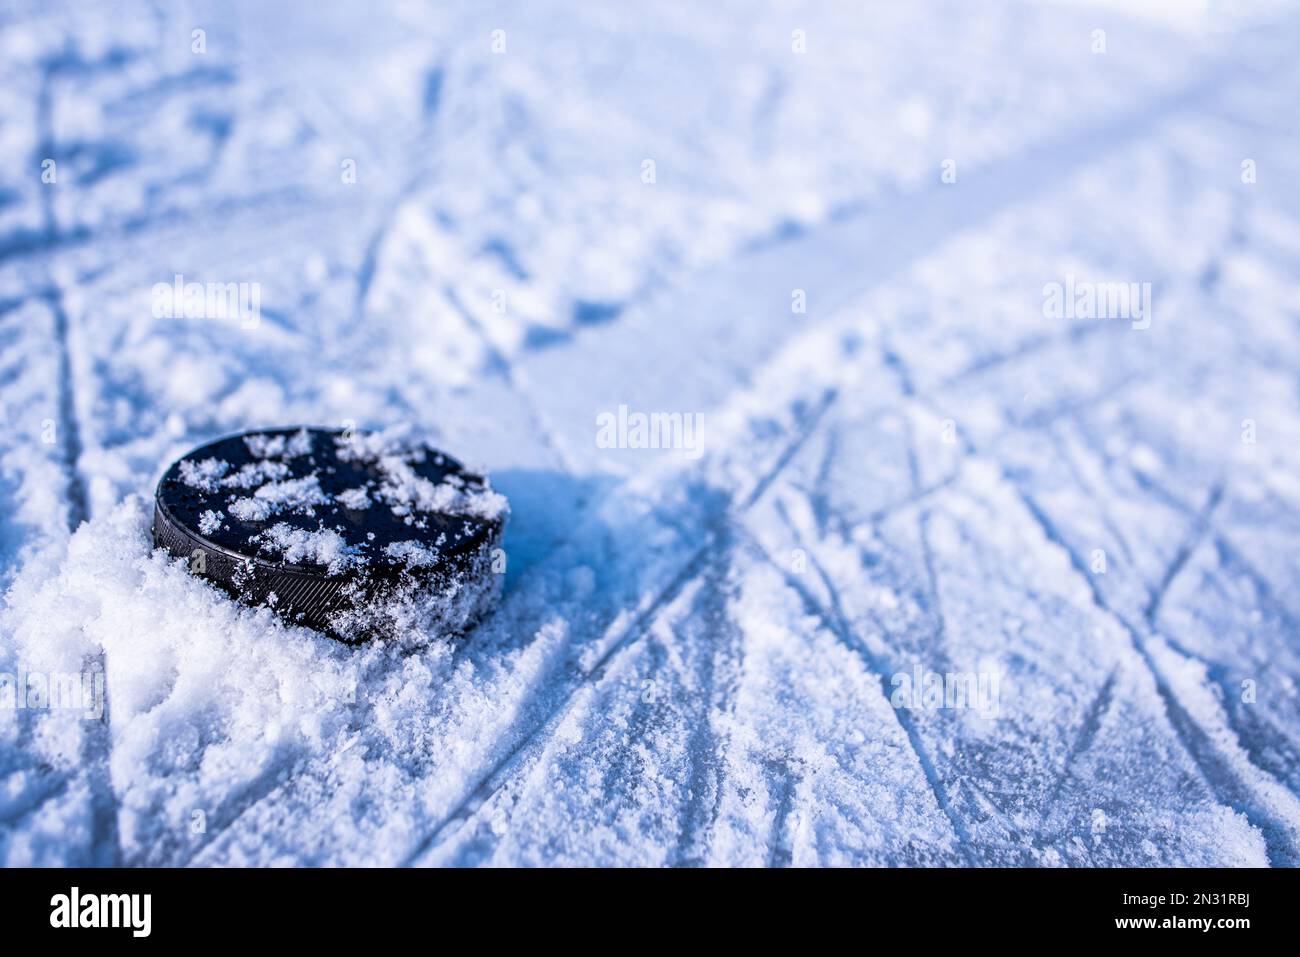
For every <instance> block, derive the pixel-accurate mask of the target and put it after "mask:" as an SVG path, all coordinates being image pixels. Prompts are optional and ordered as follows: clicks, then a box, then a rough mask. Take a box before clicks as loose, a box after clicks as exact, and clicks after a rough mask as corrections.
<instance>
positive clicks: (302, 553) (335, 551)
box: [250, 522, 364, 575]
mask: <svg viewBox="0 0 1300 957" xmlns="http://www.w3.org/2000/svg"><path fill="white" fill-rule="evenodd" d="M250 541H252V542H253V543H254V544H256V545H258V546H259V549H260V551H262V552H264V553H266V554H267V555H268V556H270V557H273V558H276V559H278V560H280V561H283V562H287V563H288V564H290V565H298V564H303V563H308V564H313V565H319V566H321V567H323V568H325V569H326V570H327V571H328V572H329V574H331V575H337V574H339V573H340V572H342V571H343V570H344V569H345V568H348V567H349V566H352V565H358V564H361V563H362V562H363V561H364V557H363V556H362V555H361V553H360V550H359V549H358V548H357V547H356V546H354V545H348V543H347V542H346V541H345V540H344V538H343V536H342V535H340V534H339V533H338V532H336V531H334V530H333V529H330V528H319V529H317V530H316V531H307V530H306V529H301V528H293V527H292V526H290V525H287V524H285V523H284V522H277V523H276V524H274V525H272V526H271V527H270V528H268V529H266V531H264V532H259V533H257V534H256V535H254V536H252V538H251V539H250Z"/></svg>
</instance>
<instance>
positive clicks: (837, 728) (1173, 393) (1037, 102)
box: [0, 0, 1300, 865]
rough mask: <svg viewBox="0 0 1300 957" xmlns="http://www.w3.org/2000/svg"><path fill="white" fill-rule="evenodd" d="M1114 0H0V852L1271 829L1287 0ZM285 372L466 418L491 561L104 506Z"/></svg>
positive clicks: (169, 858)
mask: <svg viewBox="0 0 1300 957" xmlns="http://www.w3.org/2000/svg"><path fill="white" fill-rule="evenodd" d="M1126 6H1128V7H1133V8H1144V9H1147V14H1148V15H1143V16H1135V15H1134V14H1133V13H1132V12H1125V9H1124V7H1123V6H1121V5H1118V4H1104V5H1089V4H1084V3H1034V4H1031V3H1014V2H1007V3H1001V2H998V3H979V4H974V3H966V2H962V0H928V2H909V3H905V4H904V3H879V4H863V3H860V2H858V3H852V4H850V3H844V4H836V3H806V4H805V3H799V2H791V3H783V4H778V5H771V6H767V5H758V6H755V5H753V4H743V3H711V4H689V3H682V4H652V5H649V6H647V5H638V6H636V8H635V10H633V9H632V8H630V7H625V6H623V5H609V4H592V3H571V4H548V5H546V9H543V8H542V5H537V4H524V3H519V4H511V5H500V4H493V3H467V4H463V5H461V4H436V5H430V6H429V8H427V9H426V8H424V7H421V6H418V5H415V4H410V3H399V4H394V5H393V7H392V9H391V11H389V12H388V13H386V14H381V13H378V12H374V11H372V10H370V9H369V8H368V7H367V5H364V4H363V5H324V6H320V5H318V6H313V7H312V8H311V9H310V10H309V11H308V10H306V8H303V9H302V12H301V13H297V14H295V13H292V12H289V10H288V9H283V8H281V7H280V6H279V5H276V4H263V3H254V2H248V3H246V4H242V5H236V6H235V7H234V8H233V9H232V8H231V7H230V6H229V5H221V6H220V7H217V6H213V7H211V8H209V7H207V6H205V5H193V6H187V5H186V4H184V3H177V4H172V3H168V4H158V5H140V6H138V7H133V6H124V7H121V8H114V7H113V6H111V5H107V4H103V5H96V6H94V7H93V8H87V7H85V6H84V5H76V6H73V5H69V6H68V7H67V8H66V9H65V8H64V7H63V5H62V4H59V3H50V2H46V0H43V2H40V3H35V2H25V0H9V2H8V3H7V4H6V5H5V7H4V9H3V11H0V80H2V81H3V88H4V91H5V95H4V96H3V97H0V155H2V156H3V157H4V160H5V161H4V163H3V164H0V350H2V351H0V356H2V358H0V399H2V400H3V413H4V418H3V421H4V423H5V425H6V428H5V429H4V430H3V431H2V432H0V588H3V589H5V592H6V594H5V598H4V605H3V609H2V610H0V674H2V675H4V676H6V677H0V705H2V706H0V860H3V861H4V862H5V863H7V864H62V863H67V864H74V863H126V864H194V865H239V864H258V865H264V864H291V865H292V864H300V865H325V864H363V863H364V864H415V865H441V864H478V863H490V864H571V863H582V864H645V865H658V864H718V865H721V864H737V865H750V864H753V865H785V864H793V865H807V864H939V865H948V864H953V865H981V864H1011V865H1116V864H1134V865H1148V864H1150V865H1160V864H1179V865H1181V864H1212V865H1223V864H1228V865H1251V864H1264V863H1271V864H1279V865H1294V864H1296V863H1298V862H1300V760H1298V759H1297V757H1298V754H1300V685H1298V684H1297V682H1298V681H1300V624H1298V623H1300V548H1298V547H1297V546H1300V415H1298V414H1297V408H1298V405H1300V188H1297V183H1298V182H1300V118H1298V116H1297V113H1296V103H1297V102H1298V101H1300V60H1297V58H1296V56H1295V51H1296V50H1297V49H1300V10H1296V9H1295V8H1294V7H1292V6H1290V5H1286V4H1274V3H1248V4H1232V5H1229V4H1219V3H1210V4H1206V3H1197V2H1193V0H1188V2H1186V3H1180V2H1170V3H1161V4H1151V5H1144V4H1132V5H1126ZM288 7H289V5H285V8H288ZM1228 7H1231V8H1232V11H1231V12H1230V11H1228V10H1227V9H1225V8H1228ZM349 8H351V12H349ZM198 30H201V31H203V32H202V33H201V34H196V33H195V31H198ZM1099 30H1100V31H1104V33H1102V34H1098V33H1097V32H1096V31H1099ZM497 31H500V32H497ZM796 31H799V32H796ZM1101 43H1104V52H1101V51H1100V50H1099V49H1098V47H1099V44H1101ZM801 51H802V52H801ZM47 159H50V160H53V161H54V166H53V167H49V166H48V165H46V164H44V161H45V160H47ZM647 161H649V163H648V162H647ZM947 161H952V163H951V164H949V163H947ZM650 163H652V164H653V165H650ZM43 172H45V173H46V179H50V178H52V179H53V181H52V182H46V181H43V178H42V173H43ZM953 173H955V181H951V182H949V181H946V180H952V179H953V175H951V174H953ZM648 180H650V181H648ZM177 275H182V276H183V277H184V280H185V281H191V282H200V283H208V282H212V283H258V284H259V286H258V290H259V296H260V301H259V308H258V311H257V313H256V315H252V314H248V315H244V316H243V317H242V318H241V317H227V318H217V317H210V318H197V317H191V318H155V315H154V309H153V307H154V305H155V301H154V294H153V290H154V286H155V284H158V283H164V284H171V283H172V282H173V280H174V277H175V276H177ZM1109 281H1114V282H1126V283H1128V282H1133V283H1139V284H1141V283H1150V287H1149V289H1150V294H1149V298H1146V297H1143V299H1144V301H1145V304H1146V306H1147V307H1149V308H1148V310H1147V311H1146V312H1145V317H1146V318H1143V319H1140V320H1139V319H1137V318H1134V319H1133V321H1130V320H1129V319H1127V318H1111V319H1104V318H1103V319H1093V318H1084V317H1080V318H1052V317H1050V316H1049V315H1048V313H1049V312H1050V310H1047V309H1045V297H1046V293H1045V287H1050V284H1052V283H1061V284H1065V283H1067V282H1077V283H1081V284H1085V285H1086V284H1087V283H1096V282H1109ZM1139 288H1140V287H1139ZM801 305H804V306H806V308H805V309H804V310H803V311H800V306H801ZM1148 320H1149V325H1147V322H1148ZM1144 325H1146V326H1147V327H1146V328H1142V326H1144ZM620 406H626V407H627V410H630V413H632V414H635V413H649V412H680V413H684V414H687V415H690V416H695V415H696V414H698V415H699V417H700V418H699V422H700V424H701V425H700V431H699V435H698V443H697V444H695V445H693V446H690V447H687V448H682V449H676V450H638V449H633V448H617V447H615V448H610V447H607V446H608V445H609V443H608V442H602V443H599V444H598V442H597V434H598V431H597V422H598V417H600V416H602V414H603V413H613V414H614V415H617V414H618V410H619V408H620ZM297 423H306V424H319V425H333V426H334V427H346V426H348V425H356V426H359V427H363V428H378V429H385V428H389V427H393V426H404V427H409V428H412V429H414V430H415V431H416V432H418V433H419V434H420V435H423V436H426V437H428V438H429V440H430V441H432V442H433V443H434V444H435V445H437V446H439V447H441V448H445V449H447V450H448V451H450V452H452V453H453V454H455V455H457V456H458V457H460V458H462V459H463V460H465V461H466V462H467V464H469V465H470V466H471V467H482V468H484V469H486V470H487V471H488V472H490V474H491V475H492V477H493V482H494V486H495V487H496V488H498V489H500V490H501V491H502V492H504V493H505V494H506V495H508V496H509V498H510V503H511V507H512V512H513V514H512V518H511V522H510V525H509V526H508V528H507V533H506V539H505V546H506V551H507V554H508V557H509V561H508V566H507V569H506V572H505V575H506V578H505V588H504V594H503V597H502V601H501V604H500V606H499V608H498V610H497V611H496V612H495V613H494V614H493V615H492V616H491V617H489V618H488V619H487V620H486V621H485V622H484V623H483V624H481V625H480V626H479V627H478V628H477V629H475V630H474V631H473V632H472V633H471V634H470V635H468V636H467V637H465V638H464V639H461V640H458V641H453V642H433V643H432V644H429V645H427V646H424V647H417V650H414V651H413V650H412V649H411V648H410V647H408V646H405V645H403V646H402V647H397V646H396V645H393V646H386V645H376V644H372V645H370V646H368V647H365V648H363V649H360V650H354V649H350V648H347V647H344V646H342V645H340V644H337V643H335V642H333V641H331V640H329V639H327V638H324V637H321V636H320V635H317V634H315V633H313V632H310V631H306V630H303V629H299V628H292V627H286V626H284V625H283V624H281V623H280V622H279V621H278V619H276V618H275V617H274V616H273V615H272V614H271V612H269V611H267V610H265V609H249V608H244V607H240V606H238V605H236V604H234V603H232V602H230V601H227V600H225V599H224V598H223V597H220V596H219V595H218V594H217V593H216V592H214V591H213V590H212V589H211V588H209V587H208V586H206V585H204V584H203V583H202V582H200V581H199V580H197V579H195V578H193V577H192V576H190V575H189V574H188V572H187V571H186V569H185V567H184V565H183V563H175V562H169V561H166V560H164V558H163V557H162V556H161V555H155V554H152V553H151V549H150V545H149V539H148V535H147V528H148V522H149V520H150V517H151V509H152V502H151V494H152V490H153V487H154V484H155V483H156V481H157V479H158V477H159V476H160V475H161V473H162V471H163V470H164V468H165V467H166V466H167V465H168V464H169V463H170V462H171V461H172V460H173V459H174V458H175V457H176V456H177V455H179V454H181V453H183V452H185V451H187V450H189V449H191V448H193V447H195V446H197V445H200V444H202V443H204V442H206V441H209V440H210V439H212V438H214V437H215V436H218V435H222V434H228V433H232V432H237V431H242V430H245V429H249V428H257V427H265V426H281V425H288V424H297ZM918 673H919V674H921V675H922V676H923V677H924V676H926V675H940V676H942V675H947V674H952V675H970V676H972V677H973V678H975V679H977V681H978V687H980V688H981V689H983V691H986V692H988V693H989V694H988V696H987V697H982V696H977V697H980V700H979V701H978V702H977V703H978V704H979V705H980V706H979V707H962V706H960V705H961V704H962V702H961V700H960V699H954V700H951V701H947V702H942V701H936V700H932V699H926V698H924V696H921V700H918V701H911V700H906V696H905V695H904V696H902V697H900V694H899V691H900V689H901V688H905V684H900V681H901V680H902V676H907V677H908V678H909V680H910V676H912V675H914V674H918ZM83 674H84V675H85V676H86V685H85V686H86V687H89V688H90V689H92V690H91V693H90V694H89V695H88V696H87V697H86V698H85V699H83V700H82V701H81V704H82V707H81V708H75V707H58V708H55V707H45V706H43V705H44V704H47V703H49V701H50V698H51V697H52V696H53V692H52V691H50V690H49V689H48V688H47V689H46V690H45V691H44V693H42V690H41V683H42V681H46V680H50V679H53V680H54V684H55V685H58V683H59V677H60V676H62V678H63V679H68V678H78V677H79V676H80V675H83ZM64 683H65V684H67V683H68V682H67V681H66V680H65V681H64ZM97 683H98V685H97ZM19 685H22V687H23V688H24V689H25V690H26V691H27V694H26V696H25V697H26V699H27V700H26V701H25V702H24V701H22V695H21V692H20V690H19V688H18V686H19ZM97 686H102V687H104V688H106V692H107V694H106V700H105V698H104V696H98V695H97V694H96V693H95V692H94V690H93V689H94V688H96V687H97ZM77 687H81V685H80V683H79V682H78V683H77ZM6 696H7V697H6ZM61 703H63V704H67V703H68V699H67V698H62V699H61ZM941 703H942V704H944V705H945V706H938V705H939V704H941ZM966 703H967V704H970V703H971V702H970V701H967V702H966ZM19 704H25V705H26V706H25V707H19V706H18V705H19ZM904 704H914V705H916V706H915V707H896V706H895V705H904ZM100 705H102V706H103V707H102V708H101V707H100ZM949 705H951V706H949ZM101 712H102V714H101Z"/></svg>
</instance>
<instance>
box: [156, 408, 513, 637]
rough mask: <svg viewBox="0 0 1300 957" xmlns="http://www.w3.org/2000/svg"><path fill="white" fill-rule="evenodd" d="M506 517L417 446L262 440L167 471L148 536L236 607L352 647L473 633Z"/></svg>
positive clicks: (282, 432)
mask: <svg viewBox="0 0 1300 957" xmlns="http://www.w3.org/2000/svg"><path fill="white" fill-rule="evenodd" d="M507 513H508V506H507V504H506V501H505V499H504V498H503V497H502V496H501V495H500V494H499V493H497V492H494V491H493V490H492V488H491V485H490V484H489V483H488V481H487V479H486V478H484V477H483V476H479V475H475V474H473V473H470V472H467V471H466V470H465V469H464V468H462V466H461V464H460V463H459V462H457V461H456V460H455V459H453V458H451V457H450V456H448V455H446V454H444V453H442V452H439V451H437V450H436V449H433V448H430V447H429V446H427V445H425V444H424V443H422V442H418V441H412V440H410V439H407V438H405V437H403V436H401V435H394V434H392V433H363V432H350V431H336V430H329V429H307V428H301V429H271V430H268V431H259V432H246V433H242V434H240V435H233V436H229V437H227V438H223V439H218V440H217V441H215V442H212V443H211V444H209V445H204V446H202V447H201V448H197V449H195V450H194V451H192V452H190V453H189V454H187V455H185V456H183V457H181V458H180V459H178V460H177V461H176V462H174V463H173V464H172V466H171V467H170V468H169V469H168V470H167V472H166V474H164V475H163V477H162V480H161V481H159V483H158V491H157V494H156V496H155V500H154V520H153V537H154V544H155V545H156V546H157V547H160V548H163V549H165V550H166V551H167V552H169V553H170V554H172V555H174V556H176V557H178V558H184V559H186V561H187V562H188V564H189V568H190V571H191V572H193V573H194V574H196V575H199V576H201V577H203V578H205V579H207V580H208V581H210V582H212V583H213V584H215V585H217V586H218V587H220V588H222V589H224V590H225V591H227V592H229V593H230V594H231V595H232V596H234V597H235V598H237V599H239V600H241V601H244V602H247V603H249V604H256V605H265V606H267V607H269V608H272V609H274V610H275V611H276V612H277V613H278V614H279V615H281V616H282V617H283V618H285V619H286V620H288V621H291V622H293V623H295V624H301V625H306V626H307V627H309V628H314V629H316V630H318V631H322V632H325V633H327V634H329V635H331V636H333V637H335V638H339V639H341V640H343V641H347V642H350V643H351V642H359V641H364V640H367V639H369V638H376V637H379V638H386V637H402V636H404V635H407V634H410V633H417V634H421V635H428V634H431V633H455V632H458V631H462V630H464V629H465V628H466V627H468V626H469V625H471V624H473V623H474V622H475V621H476V620H477V619H478V618H479V617H480V616H481V615H482V613H483V612H484V611H485V610H486V609H487V608H488V607H489V606H490V604H491V602H492V601H493V600H494V599H495V597H496V595H497V593H498V592H499V587H500V585H499V583H500V580H501V578H502V576H501V575H500V574H496V570H497V568H499V567H503V563H499V562H498V561H497V558H498V557H499V556H498V553H497V549H498V547H499V544H500V540H501V533H502V530H503V529H504V527H505V520H506V516H507Z"/></svg>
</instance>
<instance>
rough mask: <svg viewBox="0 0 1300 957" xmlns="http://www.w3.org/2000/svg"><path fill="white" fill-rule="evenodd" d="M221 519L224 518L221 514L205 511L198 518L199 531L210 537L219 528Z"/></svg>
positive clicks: (209, 510)
mask: <svg viewBox="0 0 1300 957" xmlns="http://www.w3.org/2000/svg"><path fill="white" fill-rule="evenodd" d="M223 518H225V515H224V514H222V513H221V512H214V511H213V510H212V509H207V510H206V511H204V513H203V514H202V515H200V516H199V531H200V532H202V533H203V534H204V535H211V534H212V533H213V532H215V531H216V530H217V529H219V528H220V527H221V520H222V519H223Z"/></svg>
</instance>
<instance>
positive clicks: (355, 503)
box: [335, 488, 370, 512]
mask: <svg viewBox="0 0 1300 957" xmlns="http://www.w3.org/2000/svg"><path fill="white" fill-rule="evenodd" d="M335 498H336V499H337V500H338V502H339V504H340V505H342V506H343V507H344V508H346V509H349V510H351V511H354V512H359V511H362V510H363V509H367V508H369V507H370V495H369V494H368V493H367V492H366V490H365V489H364V488H349V489H345V490H343V491H342V492H339V494H338V495H336V496H335Z"/></svg>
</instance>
